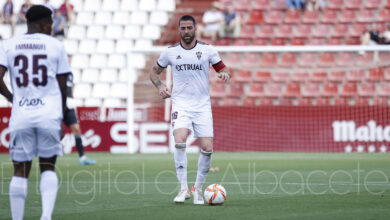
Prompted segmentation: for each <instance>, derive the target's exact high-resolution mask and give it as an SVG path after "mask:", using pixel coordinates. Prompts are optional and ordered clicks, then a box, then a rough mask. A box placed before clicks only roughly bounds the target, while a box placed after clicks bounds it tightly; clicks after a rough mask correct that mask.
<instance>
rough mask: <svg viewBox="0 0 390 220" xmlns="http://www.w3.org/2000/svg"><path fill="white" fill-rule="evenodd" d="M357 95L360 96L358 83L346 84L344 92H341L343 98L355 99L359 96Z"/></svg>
mask: <svg viewBox="0 0 390 220" xmlns="http://www.w3.org/2000/svg"><path fill="white" fill-rule="evenodd" d="M357 94H358V89H357V83H354V82H347V83H345V84H344V86H343V90H342V92H341V96H347V97H354V96H357Z"/></svg>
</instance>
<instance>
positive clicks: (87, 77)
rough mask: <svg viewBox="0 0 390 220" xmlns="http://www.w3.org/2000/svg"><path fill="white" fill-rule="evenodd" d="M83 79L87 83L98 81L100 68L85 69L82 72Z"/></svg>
mask: <svg viewBox="0 0 390 220" xmlns="http://www.w3.org/2000/svg"><path fill="white" fill-rule="evenodd" d="M81 81H82V82H86V83H96V82H98V81H99V70H97V69H91V68H88V69H84V71H83V72H82V74H81Z"/></svg>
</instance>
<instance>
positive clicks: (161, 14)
mask: <svg viewBox="0 0 390 220" xmlns="http://www.w3.org/2000/svg"><path fill="white" fill-rule="evenodd" d="M168 20H169V18H168V13H167V12H165V11H153V12H152V13H151V14H150V24H156V25H160V26H164V25H166V24H168Z"/></svg>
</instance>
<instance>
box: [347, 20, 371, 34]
mask: <svg viewBox="0 0 390 220" xmlns="http://www.w3.org/2000/svg"><path fill="white" fill-rule="evenodd" d="M367 30H368V26H367V24H366V23H355V24H353V27H352V30H351V32H350V36H353V37H360V36H362V34H363V33H364V32H365V31H367Z"/></svg>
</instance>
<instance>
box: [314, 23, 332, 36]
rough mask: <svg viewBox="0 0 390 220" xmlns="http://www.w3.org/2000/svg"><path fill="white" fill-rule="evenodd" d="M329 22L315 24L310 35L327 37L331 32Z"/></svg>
mask: <svg viewBox="0 0 390 220" xmlns="http://www.w3.org/2000/svg"><path fill="white" fill-rule="evenodd" d="M331 30H332V29H331V25H330V24H317V25H316V27H315V29H314V32H313V34H312V36H314V37H328V36H330V34H331Z"/></svg>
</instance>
